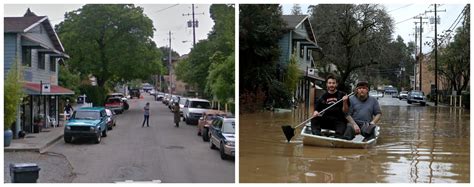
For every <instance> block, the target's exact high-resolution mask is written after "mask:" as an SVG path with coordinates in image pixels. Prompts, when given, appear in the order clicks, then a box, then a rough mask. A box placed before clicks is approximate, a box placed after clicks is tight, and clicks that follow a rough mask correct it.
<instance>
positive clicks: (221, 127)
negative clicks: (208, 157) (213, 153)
mask: <svg viewBox="0 0 474 187" xmlns="http://www.w3.org/2000/svg"><path fill="white" fill-rule="evenodd" d="M209 144H210V147H211V149H216V148H218V149H219V152H220V155H221V158H222V159H223V160H225V159H227V158H229V157H230V156H232V157H235V118H224V117H217V118H216V119H214V121H212V126H211V128H210V138H209Z"/></svg>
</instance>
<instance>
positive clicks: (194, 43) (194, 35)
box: [183, 4, 204, 47]
mask: <svg viewBox="0 0 474 187" xmlns="http://www.w3.org/2000/svg"><path fill="white" fill-rule="evenodd" d="M195 15H204V13H197V14H196V13H194V4H192V13H191V14H189V13H188V14H183V16H192V18H193V21H192V22H191V21H188V27H191V26H192V27H193V47H194V46H195V45H196V27H199V21H196V20H195V18H194V17H195Z"/></svg>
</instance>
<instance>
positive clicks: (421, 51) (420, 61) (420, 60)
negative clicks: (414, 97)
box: [414, 15, 428, 91]
mask: <svg viewBox="0 0 474 187" xmlns="http://www.w3.org/2000/svg"><path fill="white" fill-rule="evenodd" d="M414 19H420V22H418V23H420V53H419V54H418V55H419V56H418V63H420V69H419V71H420V80H419V84H420V87H419V88H420V91H423V87H422V82H423V81H422V62H423V43H422V41H423V39H422V38H423V37H422V36H423V23H426V22H423V19H428V18H427V17H423V16H421V15H420V16H418V17H416V16H415V17H414ZM415 79H416V78H415Z"/></svg>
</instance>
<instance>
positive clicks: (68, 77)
mask: <svg viewBox="0 0 474 187" xmlns="http://www.w3.org/2000/svg"><path fill="white" fill-rule="evenodd" d="M58 84H59V85H60V86H62V87H65V88H69V89H71V90H73V91H74V93H75V94H76V95H77V94H79V93H80V89H79V85H80V84H81V77H80V76H79V75H78V74H74V73H72V72H71V71H70V70H69V68H67V64H66V65H59V76H58ZM73 98H75V97H74V96H69V95H68V96H66V98H65V99H69V100H70V101H73Z"/></svg>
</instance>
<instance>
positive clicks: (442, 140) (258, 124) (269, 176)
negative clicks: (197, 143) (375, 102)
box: [239, 106, 470, 183]
mask: <svg viewBox="0 0 474 187" xmlns="http://www.w3.org/2000/svg"><path fill="white" fill-rule="evenodd" d="M382 112H383V116H382V120H381V121H380V122H379V125H380V127H381V131H380V136H379V139H378V141H377V145H376V146H374V147H372V148H370V149H343V148H323V147H312V146H303V144H302V137H301V136H300V135H299V132H298V131H299V130H300V129H298V130H297V131H296V133H295V134H297V135H295V137H293V138H292V140H291V141H290V142H289V143H287V141H286V139H285V137H284V134H283V132H282V130H281V126H282V125H292V126H295V125H296V124H298V122H300V121H303V120H304V119H301V118H302V117H301V115H300V113H298V112H286V113H284V112H283V113H276V112H275V113H272V112H263V113H256V114H242V115H240V128H239V144H240V145H239V162H240V165H239V171H240V174H239V177H240V182H241V183H249V182H250V183H262V182H264V183H313V182H314V183H469V182H470V126H469V110H465V109H461V108H449V107H438V108H436V107H420V106H408V107H407V106H382Z"/></svg>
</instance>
